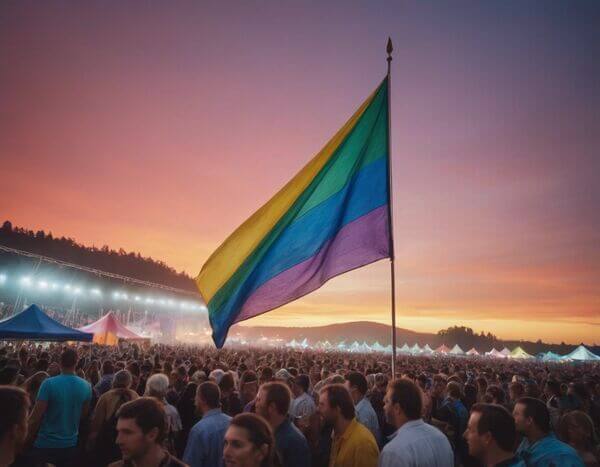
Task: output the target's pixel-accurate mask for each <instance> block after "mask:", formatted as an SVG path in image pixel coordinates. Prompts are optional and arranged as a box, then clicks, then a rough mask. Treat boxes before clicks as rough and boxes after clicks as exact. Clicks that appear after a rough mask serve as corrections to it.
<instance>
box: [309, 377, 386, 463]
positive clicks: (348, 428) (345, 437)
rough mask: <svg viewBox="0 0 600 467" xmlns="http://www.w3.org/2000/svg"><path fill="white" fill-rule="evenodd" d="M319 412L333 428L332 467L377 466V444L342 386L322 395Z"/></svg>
mask: <svg viewBox="0 0 600 467" xmlns="http://www.w3.org/2000/svg"><path fill="white" fill-rule="evenodd" d="M319 413H320V414H321V416H322V417H323V419H324V420H325V422H327V423H330V424H331V425H332V426H333V434H332V438H333V439H332V443H331V454H330V456H329V467H376V466H377V459H378V457H379V449H378V448H377V442H376V441H375V438H374V437H373V435H372V434H371V432H370V431H369V429H368V428H366V427H365V426H364V425H361V424H360V423H358V422H357V421H356V418H355V417H354V403H353V402H352V397H351V396H350V393H349V392H348V390H347V389H346V387H345V386H344V385H342V384H331V385H329V386H325V387H324V388H323V389H321V392H320V393H319Z"/></svg>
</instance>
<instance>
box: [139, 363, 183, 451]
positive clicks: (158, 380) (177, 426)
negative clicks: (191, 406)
mask: <svg viewBox="0 0 600 467" xmlns="http://www.w3.org/2000/svg"><path fill="white" fill-rule="evenodd" d="M168 390H169V378H168V377H167V375H165V374H163V373H156V374H153V375H152V376H150V378H148V380H147V381H146V392H145V394H144V395H145V396H147V397H154V398H156V399H157V400H158V401H160V402H161V403H162V404H163V405H164V410H165V414H166V416H167V436H166V440H165V443H166V446H167V449H169V452H171V453H174V452H175V439H176V437H177V433H178V432H179V431H180V430H181V428H182V425H181V417H180V416H179V412H177V409H176V408H175V407H174V406H172V405H171V404H169V403H168V402H167V399H166V396H167V391H168Z"/></svg>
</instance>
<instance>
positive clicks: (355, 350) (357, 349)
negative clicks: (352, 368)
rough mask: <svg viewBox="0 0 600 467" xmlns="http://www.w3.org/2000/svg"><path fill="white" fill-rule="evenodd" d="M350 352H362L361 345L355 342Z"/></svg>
mask: <svg viewBox="0 0 600 467" xmlns="http://www.w3.org/2000/svg"><path fill="white" fill-rule="evenodd" d="M348 350H350V352H360V344H359V343H358V342H356V341H354V342H352V344H351V345H350V348H349V349H348Z"/></svg>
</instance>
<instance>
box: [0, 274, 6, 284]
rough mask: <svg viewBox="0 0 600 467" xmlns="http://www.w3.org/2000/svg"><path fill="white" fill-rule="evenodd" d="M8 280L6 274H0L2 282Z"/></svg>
mask: <svg viewBox="0 0 600 467" xmlns="http://www.w3.org/2000/svg"><path fill="white" fill-rule="evenodd" d="M5 282H6V274H0V284H4V283H5Z"/></svg>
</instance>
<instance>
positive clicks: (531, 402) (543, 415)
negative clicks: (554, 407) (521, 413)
mask: <svg viewBox="0 0 600 467" xmlns="http://www.w3.org/2000/svg"><path fill="white" fill-rule="evenodd" d="M517 404H522V405H523V406H525V416H526V417H529V418H531V419H532V420H533V423H535V425H536V426H537V427H538V428H539V429H540V430H542V432H544V433H548V432H549V431H550V412H549V411H548V408H547V407H546V404H544V403H543V402H542V401H541V400H539V399H536V398H534V397H521V398H520V399H519V400H518V401H517Z"/></svg>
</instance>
